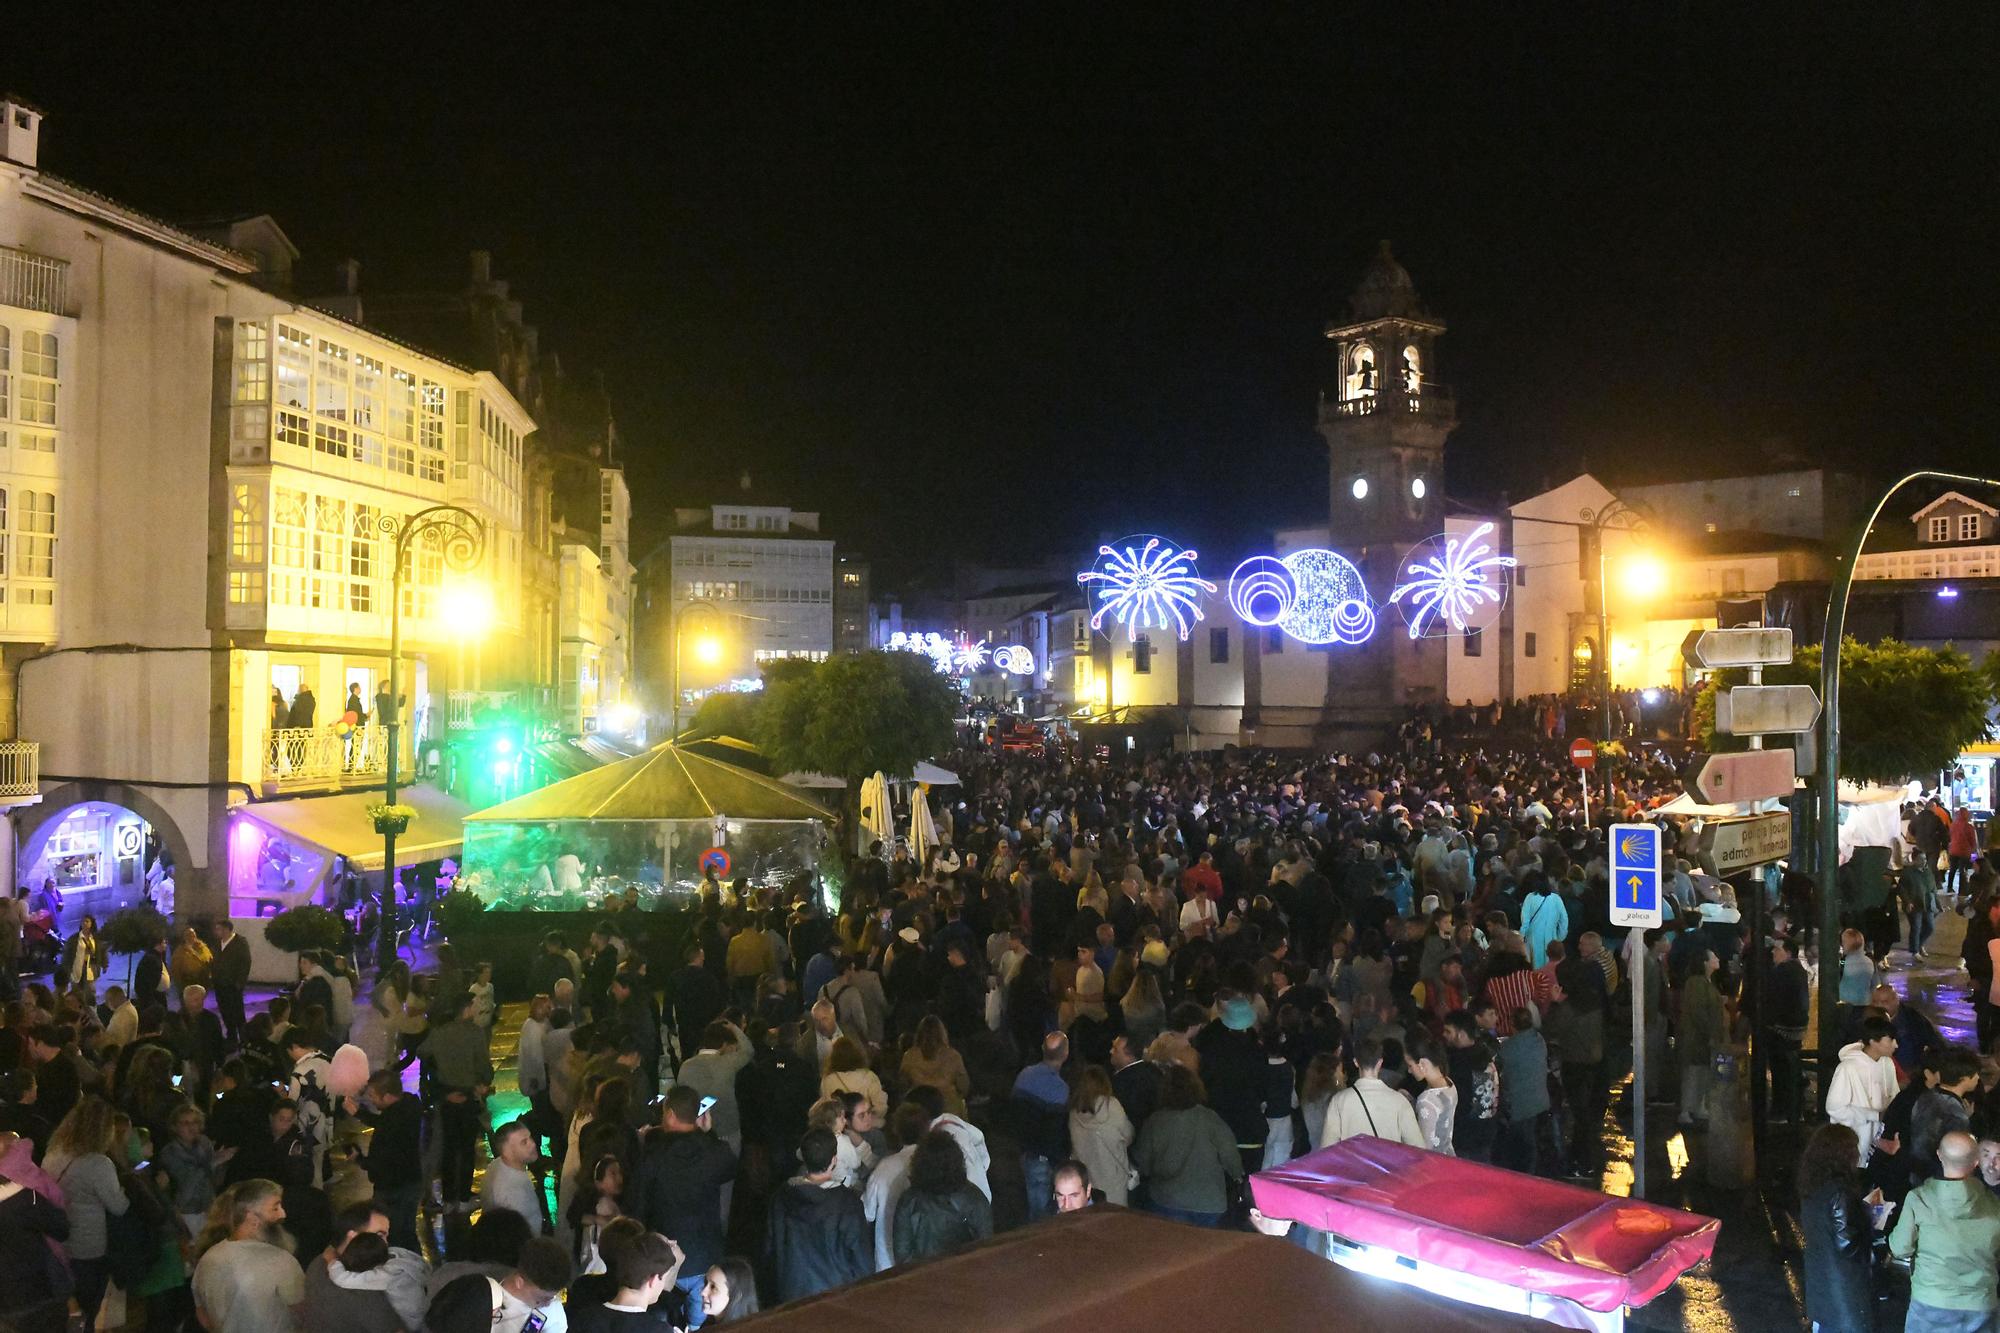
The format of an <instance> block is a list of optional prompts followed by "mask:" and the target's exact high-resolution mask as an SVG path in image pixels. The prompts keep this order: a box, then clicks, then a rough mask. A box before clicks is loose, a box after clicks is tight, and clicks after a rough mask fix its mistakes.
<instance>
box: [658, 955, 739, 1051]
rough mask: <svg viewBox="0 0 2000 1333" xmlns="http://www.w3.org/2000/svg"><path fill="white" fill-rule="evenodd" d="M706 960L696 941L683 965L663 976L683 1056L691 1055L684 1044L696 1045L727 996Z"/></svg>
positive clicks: (725, 1002)
mask: <svg viewBox="0 0 2000 1333" xmlns="http://www.w3.org/2000/svg"><path fill="white" fill-rule="evenodd" d="M707 962H708V955H707V951H706V950H704V949H703V948H702V946H701V945H700V944H699V943H696V944H695V945H694V946H693V947H691V948H690V949H689V950H688V954H687V965H686V966H685V967H683V968H681V970H680V971H678V972H676V973H674V974H673V976H671V977H669V978H668V979H667V999H668V1001H669V1003H671V1004H672V1005H673V1010H674V1031H675V1032H678V1033H679V1034H680V1038H681V1043H682V1051H681V1054H682V1055H683V1056H684V1057H685V1056H687V1055H689V1054H691V1052H689V1051H688V1050H687V1049H686V1044H687V1043H688V1042H695V1043H697V1044H699V1042H700V1040H701V1034H702V1033H703V1032H705V1031H707V1030H708V1025H709V1024H710V1023H713V1022H714V1021H715V1020H716V1019H717V1018H720V1017H721V1016H722V1010H723V1006H724V1005H726V1004H727V1003H728V999H729V997H728V996H727V995H726V994H725V993H724V991H723V988H722V983H721V982H719V981H717V980H716V979H715V974H714V973H713V972H711V971H709V970H708V967H707Z"/></svg>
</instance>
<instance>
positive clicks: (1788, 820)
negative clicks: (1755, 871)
mask: <svg viewBox="0 0 2000 1333" xmlns="http://www.w3.org/2000/svg"><path fill="white" fill-rule="evenodd" d="M1701 850H1702V852H1703V853H1704V854H1706V856H1707V857H1708V859H1709V860H1710V861H1711V862H1712V863H1713V864H1714V866H1715V873H1716V874H1718V875H1733V874H1735V873H1736V872H1737V871H1739V870H1748V869H1750V868H1751V867H1752V866H1761V865H1769V864H1770V863H1771V862H1773V861H1781V860H1783V859H1784V858H1786V857H1787V856H1790V855H1791V854H1792V815H1791V812H1790V811H1789V810H1773V811H1772V812H1771V813H1769V814H1765V815H1753V816H1752V817H1751V818H1749V819H1718V820H1712V821H1710V823H1709V824H1708V826H1707V827H1706V828H1704V829H1702V831H1701Z"/></svg>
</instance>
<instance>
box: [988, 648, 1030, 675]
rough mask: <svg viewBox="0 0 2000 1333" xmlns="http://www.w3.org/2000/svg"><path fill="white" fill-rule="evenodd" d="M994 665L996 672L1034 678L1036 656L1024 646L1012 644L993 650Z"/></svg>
mask: <svg viewBox="0 0 2000 1333" xmlns="http://www.w3.org/2000/svg"><path fill="white" fill-rule="evenodd" d="M993 665H994V668H995V669H996V670H1000V671H1005V672H1009V673H1011V674H1013V675H1016V676H1032V675H1034V674H1035V654H1034V653H1033V651H1032V650H1030V649H1029V648H1028V647H1026V646H1025V645H1023V644H1018V643H1010V644H1008V645H1007V646H1006V647H1004V648H996V649H994V650H993Z"/></svg>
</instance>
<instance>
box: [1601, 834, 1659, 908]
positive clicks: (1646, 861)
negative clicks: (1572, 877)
mask: <svg viewBox="0 0 2000 1333" xmlns="http://www.w3.org/2000/svg"><path fill="white" fill-rule="evenodd" d="M1660 858H1661V841H1660V830H1659V829H1658V828H1657V827H1656V826H1654V825H1652V824H1613V825H1612V826H1611V924H1612V925H1614V926H1657V925H1659V924H1660V920H1661V912H1660Z"/></svg>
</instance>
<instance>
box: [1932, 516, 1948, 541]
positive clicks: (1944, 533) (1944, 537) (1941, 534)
mask: <svg viewBox="0 0 2000 1333" xmlns="http://www.w3.org/2000/svg"><path fill="white" fill-rule="evenodd" d="M1930 539H1931V540H1932V541H1934V542H1948V541H1950V540H1951V519H1950V517H1949V516H1947V515H1945V514H1933V515H1931V538H1930Z"/></svg>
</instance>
